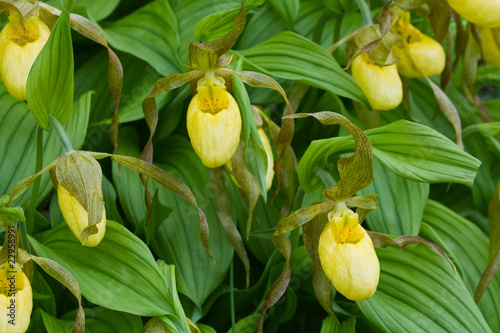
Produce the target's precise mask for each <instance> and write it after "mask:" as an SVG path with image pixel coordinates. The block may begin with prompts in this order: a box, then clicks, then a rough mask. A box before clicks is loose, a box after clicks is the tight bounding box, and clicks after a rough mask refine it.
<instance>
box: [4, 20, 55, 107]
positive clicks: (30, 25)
mask: <svg viewBox="0 0 500 333" xmlns="http://www.w3.org/2000/svg"><path fill="white" fill-rule="evenodd" d="M19 20H22V19H21V18H20V17H19V16H16V15H11V16H9V21H10V22H9V23H7V24H6V25H5V27H4V28H3V29H2V31H1V32H0V75H1V76H2V80H3V82H4V84H5V87H6V88H7V90H8V91H9V94H10V95H11V96H12V97H14V98H16V99H18V100H25V99H26V81H27V79H28V74H29V71H30V69H31V67H32V66H33V63H34V62H35V60H36V58H37V56H38V54H39V53H40V51H41V50H42V48H43V46H44V45H45V43H46V42H47V40H48V38H49V35H50V30H49V28H48V27H47V25H45V23H44V22H43V21H42V20H41V19H39V18H38V17H35V16H31V17H30V18H28V19H27V20H26V21H24V22H22V21H19Z"/></svg>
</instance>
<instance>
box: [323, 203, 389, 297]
mask: <svg viewBox="0 0 500 333" xmlns="http://www.w3.org/2000/svg"><path fill="white" fill-rule="evenodd" d="M318 253H319V258H320V261H321V266H322V267H323V271H324V272H325V274H326V276H327V277H328V279H330V281H331V282H332V284H333V286H334V287H335V289H336V290H337V291H338V292H339V293H341V294H342V295H344V296H345V297H346V298H348V299H350V300H353V301H358V302H359V301H362V300H365V299H367V298H370V297H371V296H373V294H374V293H375V291H376V290H377V285H378V281H379V277H380V265H379V261H378V257H377V254H376V253H375V249H374V247H373V242H372V240H371V238H370V236H369V235H368V233H367V232H366V230H365V229H364V228H363V227H362V226H361V225H359V223H358V214H356V213H354V212H353V211H352V210H350V209H349V208H347V207H346V206H345V204H344V203H339V204H337V208H336V209H335V210H334V211H332V212H330V213H329V214H328V223H327V225H326V226H325V229H324V230H323V232H322V233H321V236H320V240H319V248H318Z"/></svg>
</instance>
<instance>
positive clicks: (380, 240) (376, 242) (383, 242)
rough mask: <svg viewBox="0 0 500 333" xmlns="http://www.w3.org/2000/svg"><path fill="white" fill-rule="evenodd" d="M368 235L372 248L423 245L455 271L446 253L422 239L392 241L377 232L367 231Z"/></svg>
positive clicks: (406, 237) (401, 238) (404, 238)
mask: <svg viewBox="0 0 500 333" xmlns="http://www.w3.org/2000/svg"><path fill="white" fill-rule="evenodd" d="M368 235H370V237H371V239H372V242H373V246H376V247H381V248H386V247H388V246H391V245H396V246H397V247H399V248H401V249H402V248H404V247H406V246H408V245H412V244H423V245H425V246H428V247H430V248H431V249H433V250H434V251H436V252H437V253H439V254H440V255H442V256H443V257H444V258H445V259H446V260H447V261H448V262H449V263H450V265H451V266H452V267H453V269H454V270H455V272H456V271H457V269H456V267H455V264H454V263H453V262H452V261H451V260H450V258H448V256H447V255H446V253H444V251H443V249H441V248H440V247H439V246H438V245H436V244H434V243H431V242H428V241H426V240H425V239H423V238H422V237H418V236H400V237H398V238H396V239H394V240H393V239H391V238H389V237H388V236H386V235H384V234H380V233H378V232H373V231H368Z"/></svg>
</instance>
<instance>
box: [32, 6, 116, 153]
mask: <svg viewBox="0 0 500 333" xmlns="http://www.w3.org/2000/svg"><path fill="white" fill-rule="evenodd" d="M37 2H38V1H37ZM40 14H41V15H42V16H44V20H54V21H55V19H56V18H57V16H59V15H60V14H61V11H60V10H59V9H57V8H54V7H52V6H50V5H48V4H46V3H43V2H40ZM70 21H71V27H72V28H73V29H74V30H76V31H78V32H79V33H80V34H81V35H83V36H85V37H87V38H88V39H90V40H93V41H94V42H96V43H98V44H101V45H102V46H104V47H105V48H107V49H108V55H109V64H108V83H109V89H110V91H111V96H112V97H113V104H114V107H115V111H114V114H113V118H112V121H111V128H110V139H111V142H112V144H113V147H114V149H115V152H116V153H117V154H118V153H119V149H118V106H119V105H120V98H121V94H122V86H123V68H122V64H121V63H120V59H118V57H117V56H116V54H115V53H114V52H113V50H112V49H111V47H110V46H109V45H108V42H107V41H106V38H105V37H104V35H103V33H102V32H101V30H100V29H99V28H98V27H97V26H96V25H95V24H94V23H92V22H91V21H89V20H88V19H86V18H85V17H83V16H80V15H77V14H70Z"/></svg>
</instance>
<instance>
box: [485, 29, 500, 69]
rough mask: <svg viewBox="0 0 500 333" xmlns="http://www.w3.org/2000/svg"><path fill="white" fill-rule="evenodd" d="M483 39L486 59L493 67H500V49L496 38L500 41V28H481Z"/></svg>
mask: <svg viewBox="0 0 500 333" xmlns="http://www.w3.org/2000/svg"><path fill="white" fill-rule="evenodd" d="M480 31H481V41H482V44H483V45H482V46H483V56H484V60H485V61H486V62H487V63H488V64H490V65H491V66H493V67H496V68H500V49H499V48H498V45H497V42H496V38H497V37H498V38H499V41H500V29H490V28H481V29H480Z"/></svg>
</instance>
